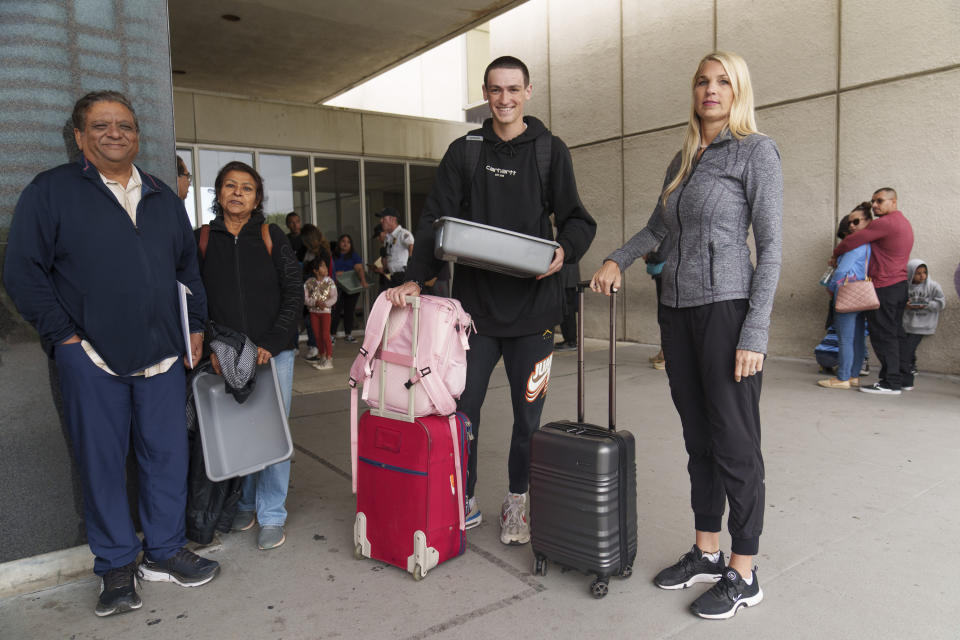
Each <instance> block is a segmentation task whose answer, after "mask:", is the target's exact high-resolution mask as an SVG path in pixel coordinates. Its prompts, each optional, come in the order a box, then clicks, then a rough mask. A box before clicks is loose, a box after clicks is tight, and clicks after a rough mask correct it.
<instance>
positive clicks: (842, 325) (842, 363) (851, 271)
mask: <svg viewBox="0 0 960 640" xmlns="http://www.w3.org/2000/svg"><path fill="white" fill-rule="evenodd" d="M872 219H873V214H872V213H871V212H870V203H869V202H862V203H860V204H858V205H857V206H856V207H855V208H854V209H853V211H851V212H850V213H849V214H848V215H846V216H844V217H843V220H841V221H840V228H838V229H837V237H838V238H840V239H841V240H843V239H844V238H846V237H847V236H848V235H850V234H852V233H856V232H857V231H863V230H864V229H865V228H866V227H867V225H868V224H870V220H872ZM869 261H870V243H867V244H863V245H860V246H859V247H856V248H854V249H851V250H850V251H847V252H846V253H844V254H843V255H841V256H840V259H839V260H838V262H837V269H836V271H834V272H833V277H832V278H831V279H830V282H829V283H828V284H827V287H828V288H829V289H830V291H831V292H832V293H833V295H834V298H836V295H837V286H839V284H840V283H841V282H843V281H844V280H846V279H850V280H863V279H864V278H866V277H867V263H868V262H869ZM865 317H866V316H865V315H864V312H862V311H856V312H852V313H837V312H836V311H834V314H833V329H834V331H836V332H837V340H838V342H839V352H838V354H837V357H838V361H837V375H836V377H834V378H825V379H823V380H819V381H817V384H819V385H820V386H821V387H824V388H826V389H849V388H850V387H859V386H860V366H861V365H862V364H863V357H864V354H865V353H866V348H867V344H866V340H865V339H864V337H863V326H864V319H865Z"/></svg>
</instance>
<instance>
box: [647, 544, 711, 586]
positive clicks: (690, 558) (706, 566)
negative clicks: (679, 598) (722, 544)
mask: <svg viewBox="0 0 960 640" xmlns="http://www.w3.org/2000/svg"><path fill="white" fill-rule="evenodd" d="M719 553H720V557H719V558H718V559H717V561H716V562H711V561H710V560H709V559H708V558H705V557H703V552H702V551H701V550H700V547H698V546H697V545H693V546H692V547H691V548H690V551H687V552H686V553H685V554H683V555H682V556H680V560H678V561H677V564H674V565H671V566H669V567H667V568H666V569H664V570H663V571H661V572H660V573H658V574H657V577H655V578H654V579H653V584H655V585H657V586H658V587H660V588H661V589H686V588H687V587H689V586H690V585H692V584H697V583H698V582H716V581H717V580H719V579H720V576H721V575H723V566H724V565H723V551H720V552H719Z"/></svg>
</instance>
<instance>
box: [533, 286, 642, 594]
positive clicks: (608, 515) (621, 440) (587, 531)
mask: <svg viewBox="0 0 960 640" xmlns="http://www.w3.org/2000/svg"><path fill="white" fill-rule="evenodd" d="M585 284H586V283H580V285H578V287H577V289H578V294H579V301H578V302H579V310H580V313H579V316H578V317H577V333H578V340H577V392H578V397H577V421H576V422H573V421H568V420H564V421H559V422H551V423H550V424H545V425H543V426H542V427H540V429H539V430H538V431H536V432H535V433H534V434H533V438H532V441H531V445H530V446H531V450H530V453H531V461H530V544H531V547H532V549H533V553H534V556H535V562H534V574H536V575H546V573H547V562H548V560H552V561H554V562H556V563H557V564H560V565H563V566H567V567H572V568H574V569H579V570H580V571H584V572H587V573H593V574H596V576H597V578H596V579H595V580H594V581H593V584H591V585H590V592H591V593H592V594H593V596H594V597H596V598H602V597H603V596H605V595H606V594H607V589H608V583H609V580H610V576H622V577H624V578H628V577H630V575H632V573H633V561H634V559H635V557H636V555H637V472H636V449H635V443H634V438H633V435H632V434H631V433H630V432H629V431H617V430H616V415H617V410H616V331H615V324H614V323H615V319H616V295H611V296H610V387H609V393H610V396H609V412H610V422H609V428H606V427H600V426H596V425H592V424H589V423H587V422H584V408H583V393H584V391H583V387H584V372H583V287H584V285H585Z"/></svg>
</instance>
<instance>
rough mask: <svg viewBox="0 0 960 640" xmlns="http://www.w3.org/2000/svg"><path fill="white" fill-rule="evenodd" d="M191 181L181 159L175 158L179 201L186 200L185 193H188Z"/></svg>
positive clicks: (191, 177) (190, 176)
mask: <svg viewBox="0 0 960 640" xmlns="http://www.w3.org/2000/svg"><path fill="white" fill-rule="evenodd" d="M192 180H193V176H192V175H190V172H189V171H188V170H187V165H186V164H185V163H184V161H183V158H181V157H180V156H177V195H178V196H180V199H181V200H186V199H187V193H188V192H189V191H190V182H191V181H192Z"/></svg>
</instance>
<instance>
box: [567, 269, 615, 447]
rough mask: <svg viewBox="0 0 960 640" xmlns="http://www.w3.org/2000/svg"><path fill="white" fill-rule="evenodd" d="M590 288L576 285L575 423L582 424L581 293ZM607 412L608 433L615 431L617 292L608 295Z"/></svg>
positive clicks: (583, 378)
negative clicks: (608, 359)
mask: <svg viewBox="0 0 960 640" xmlns="http://www.w3.org/2000/svg"><path fill="white" fill-rule="evenodd" d="M589 286H590V281H589V280H586V281H583V282H579V283H577V422H580V423H582V422H584V418H585V417H586V416H585V415H584V414H585V410H584V400H583V397H584V392H585V385H586V380H585V376H584V366H583V291H584V289H587V288H588V287H589ZM607 378H608V387H609V388H608V398H609V403H608V405H607V411H608V415H609V422H608V424H609V426H610V431H616V430H617V290H616V289H614V290H613V291H612V293H611V294H610V364H609V375H608V376H607Z"/></svg>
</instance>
